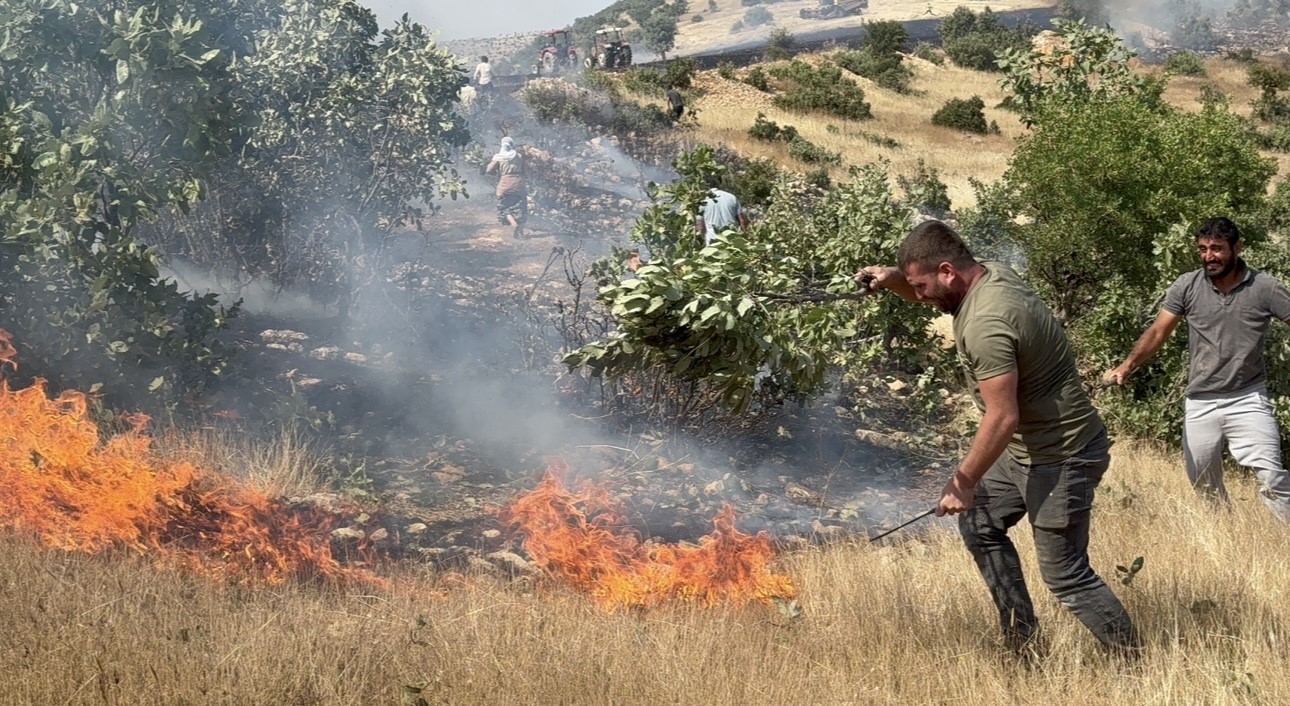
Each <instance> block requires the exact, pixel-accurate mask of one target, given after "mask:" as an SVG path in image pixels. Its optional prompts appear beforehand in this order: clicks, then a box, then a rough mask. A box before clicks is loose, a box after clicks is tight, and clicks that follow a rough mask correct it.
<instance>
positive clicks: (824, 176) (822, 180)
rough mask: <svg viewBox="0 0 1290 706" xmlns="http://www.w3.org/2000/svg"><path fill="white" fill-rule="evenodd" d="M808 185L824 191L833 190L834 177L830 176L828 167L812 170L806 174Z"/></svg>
mask: <svg viewBox="0 0 1290 706" xmlns="http://www.w3.org/2000/svg"><path fill="white" fill-rule="evenodd" d="M805 179H806V183H807V184H810V185H811V186H816V187H819V188H821V189H824V190H826V191H827V190H828V189H831V188H833V177H832V176H830V175H829V168H828V167H820V168H819V169H812V170H811V171H809V172H807V173H806V174H805Z"/></svg>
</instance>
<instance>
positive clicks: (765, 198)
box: [721, 158, 780, 206]
mask: <svg viewBox="0 0 1290 706" xmlns="http://www.w3.org/2000/svg"><path fill="white" fill-rule="evenodd" d="M730 161H732V162H733V163H732V164H730V165H729V168H728V169H727V170H726V173H725V174H724V175H723V176H722V179H721V188H723V189H725V190H726V191H729V192H730V193H732V194H734V195H735V196H736V197H738V198H739V203H742V204H745V205H749V206H761V205H765V204H767V203H769V202H770V198H771V195H772V194H773V193H774V191H775V182H776V181H777V180H778V179H779V176H780V171H779V167H777V166H775V162H774V160H770V159H760V158H757V159H743V158H732V159H731V160H730Z"/></svg>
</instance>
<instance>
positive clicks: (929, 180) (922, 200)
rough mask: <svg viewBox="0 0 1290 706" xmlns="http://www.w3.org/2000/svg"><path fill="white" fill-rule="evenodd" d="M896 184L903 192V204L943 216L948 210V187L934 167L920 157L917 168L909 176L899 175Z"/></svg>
mask: <svg viewBox="0 0 1290 706" xmlns="http://www.w3.org/2000/svg"><path fill="white" fill-rule="evenodd" d="M896 184H897V185H898V186H899V187H900V189H901V191H904V192H905V199H904V201H905V204H906V205H908V206H909V207H911V208H914V209H916V210H918V211H921V212H923V213H927V214H930V215H933V216H936V217H937V218H944V217H945V215H946V214H947V213H949V211H950V189H949V187H948V186H946V185H945V182H944V181H941V173H940V170H938V169H937V168H936V167H929V166H927V163H926V162H924V161H923V160H922V158H921V157H920V158H919V160H918V169H917V170H916V171H915V172H914V173H913V174H910V175H909V176H905V175H903V174H902V175H899V176H897V177H896Z"/></svg>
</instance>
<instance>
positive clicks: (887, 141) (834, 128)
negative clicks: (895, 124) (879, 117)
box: [824, 125, 901, 150]
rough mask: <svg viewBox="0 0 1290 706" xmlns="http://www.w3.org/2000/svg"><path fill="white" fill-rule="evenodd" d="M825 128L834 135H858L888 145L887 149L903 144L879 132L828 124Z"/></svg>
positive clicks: (881, 145) (875, 142)
mask: <svg viewBox="0 0 1290 706" xmlns="http://www.w3.org/2000/svg"><path fill="white" fill-rule="evenodd" d="M824 129H825V130H826V131H828V132H829V133H830V134H833V135H846V136H848V137H858V138H860V139H861V140H864V141H865V142H868V143H869V144H871V145H877V146H878V147H886V148H887V149H893V150H898V149H900V148H901V144H900V143H899V142H897V141H896V140H894V139H892V138H890V137H888V136H886V135H879V134H877V133H873V132H866V131H864V130H845V131H844V130H843V129H842V128H840V127H838V126H837V125H827V126H825V128H824Z"/></svg>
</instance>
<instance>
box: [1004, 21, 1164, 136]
mask: <svg viewBox="0 0 1290 706" xmlns="http://www.w3.org/2000/svg"><path fill="white" fill-rule="evenodd" d="M1053 24H1054V26H1056V27H1057V30H1058V32H1059V33H1060V34H1061V36H1062V40H1063V44H1062V45H1061V46H1059V47H1056V48H1053V49H1051V50H1044V49H1038V48H1029V49H1024V50H1019V49H1011V50H1008V51H1005V52H1003V54H1002V55H1001V56H1000V57H999V68H1000V69H1001V70H1002V71H1003V72H1004V77H1003V79H1002V80H1000V82H999V83H1000V85H1002V86H1003V88H1004V90H1006V91H1008V93H1009V94H1010V96H1009V100H1010V103H1011V105H1012V106H1013V107H1014V108H1016V109H1017V111H1018V112H1019V113H1020V114H1021V121H1022V122H1023V123H1025V124H1026V125H1033V124H1034V122H1035V119H1036V117H1035V116H1036V113H1037V112H1038V111H1039V110H1040V108H1041V106H1043V105H1044V104H1045V103H1048V102H1062V103H1067V104H1072V105H1074V104H1083V103H1087V102H1090V101H1095V100H1104V99H1115V98H1118V97H1120V96H1143V97H1144V98H1147V99H1151V98H1158V97H1159V91H1160V90H1162V89H1163V86H1154V87H1153V86H1152V85H1151V84H1149V83H1148V82H1147V81H1145V80H1144V79H1143V78H1142V77H1140V76H1138V75H1137V74H1135V73H1134V72H1133V68H1132V66H1131V64H1130V60H1131V59H1133V57H1134V56H1136V53H1135V52H1134V51H1133V50H1131V49H1129V48H1128V47H1126V46H1125V45H1124V42H1122V41H1121V40H1120V38H1119V37H1117V36H1116V34H1115V32H1114V31H1113V30H1111V29H1109V28H1099V27H1090V26H1088V25H1087V24H1084V23H1083V22H1080V21H1071V20H1061V19H1057V20H1053Z"/></svg>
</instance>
